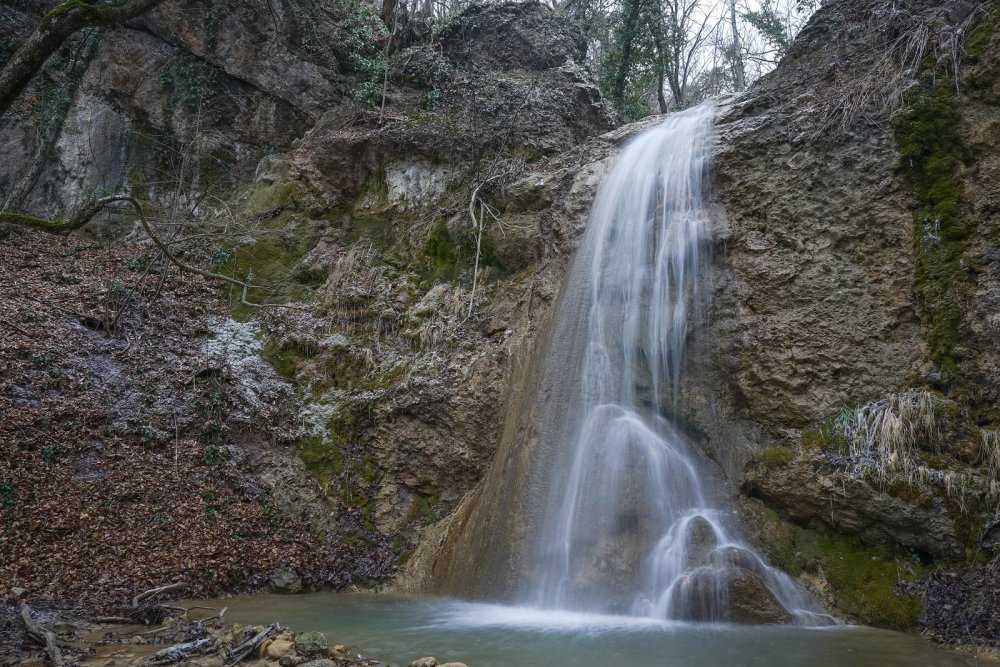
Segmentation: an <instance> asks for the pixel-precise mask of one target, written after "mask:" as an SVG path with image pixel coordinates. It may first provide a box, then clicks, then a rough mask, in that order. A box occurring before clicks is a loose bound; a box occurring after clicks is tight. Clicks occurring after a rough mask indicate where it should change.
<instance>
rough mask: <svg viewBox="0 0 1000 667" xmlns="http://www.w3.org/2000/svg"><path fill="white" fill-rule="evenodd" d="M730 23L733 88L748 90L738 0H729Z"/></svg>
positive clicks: (738, 90) (737, 90)
mask: <svg viewBox="0 0 1000 667" xmlns="http://www.w3.org/2000/svg"><path fill="white" fill-rule="evenodd" d="M729 23H730V25H731V27H732V30H733V90H734V91H735V92H737V93H741V92H743V91H744V90H746V87H747V77H746V72H744V71H743V53H742V51H743V49H742V48H741V47H740V31H739V28H738V26H737V25H736V0H729Z"/></svg>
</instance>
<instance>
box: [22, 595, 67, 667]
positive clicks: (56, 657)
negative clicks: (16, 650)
mask: <svg viewBox="0 0 1000 667" xmlns="http://www.w3.org/2000/svg"><path fill="white" fill-rule="evenodd" d="M21 620H22V621H23V622H24V629H25V630H26V631H27V633H28V636H29V637H31V638H32V639H34V640H35V641H37V642H38V643H40V644H42V645H43V646H44V647H45V654H46V655H47V656H49V660H50V661H51V662H52V664H53V665H55V667H63V665H65V664H66V663H65V662H64V661H63V657H62V651H60V650H59V646H58V645H57V644H56V634H55V633H54V632H52V631H51V630H46V629H45V628H43V627H42V626H40V625H39V624H38V623H36V622H35V620H34V619H33V618H31V610H30V609H28V605H26V604H22V605H21Z"/></svg>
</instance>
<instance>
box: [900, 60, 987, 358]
mask: <svg viewBox="0 0 1000 667" xmlns="http://www.w3.org/2000/svg"><path fill="white" fill-rule="evenodd" d="M960 122H961V118H960V115H959V110H958V102H957V100H956V98H955V94H954V88H953V86H952V84H951V83H950V81H948V80H947V79H944V80H939V81H938V83H937V85H936V86H934V87H933V88H932V89H930V90H929V91H924V93H923V94H922V95H920V96H919V97H915V98H913V99H911V100H910V105H909V107H908V108H907V109H906V111H904V112H903V113H901V114H899V115H898V116H897V117H896V118H895V119H894V122H893V127H894V130H895V137H896V143H897V146H898V148H899V152H900V155H901V157H902V168H903V171H904V172H905V174H906V176H907V179H908V181H909V183H910V186H911V189H912V190H913V194H914V197H915V200H916V202H915V203H916V206H915V209H914V212H913V238H914V246H915V248H914V249H915V255H916V260H917V261H916V275H915V281H914V289H915V291H916V294H917V297H918V298H919V299H920V301H921V303H922V305H923V310H924V314H925V320H926V322H927V342H928V346H929V348H930V356H931V359H932V360H933V361H934V362H935V363H937V364H939V365H940V366H941V367H942V368H943V369H944V370H953V369H954V367H955V361H956V358H955V348H956V346H957V344H958V340H959V328H960V326H961V320H962V303H963V301H964V299H963V295H964V292H965V287H966V283H967V281H966V280H965V276H964V271H963V269H962V255H963V254H964V252H965V246H966V239H967V238H968V236H969V233H970V230H968V229H967V228H966V225H965V224H964V222H963V220H962V215H961V213H962V183H961V180H960V179H959V176H958V169H959V167H960V165H961V161H962V159H963V157H964V156H965V148H964V146H963V144H962V139H961V135H960V134H959V125H960Z"/></svg>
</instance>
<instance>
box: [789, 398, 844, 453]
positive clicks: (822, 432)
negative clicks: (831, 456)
mask: <svg viewBox="0 0 1000 667" xmlns="http://www.w3.org/2000/svg"><path fill="white" fill-rule="evenodd" d="M850 415H851V411H850V410H849V409H847V408H845V409H843V410H841V412H840V413H839V414H838V415H837V416H836V417H830V418H828V419H824V420H823V421H821V422H820V423H818V424H816V425H815V426H813V427H812V428H806V429H803V430H802V436H801V439H802V447H803V448H804V449H822V450H824V451H834V452H846V451H847V440H846V439H845V438H844V434H843V432H842V429H838V428H837V424H838V423H843V422H844V421H845V420H847V419H849V418H850Z"/></svg>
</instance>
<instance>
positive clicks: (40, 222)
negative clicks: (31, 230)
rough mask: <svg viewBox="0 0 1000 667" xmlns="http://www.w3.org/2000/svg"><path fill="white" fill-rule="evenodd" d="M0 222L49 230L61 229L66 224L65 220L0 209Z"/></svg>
mask: <svg viewBox="0 0 1000 667" xmlns="http://www.w3.org/2000/svg"><path fill="white" fill-rule="evenodd" d="M0 222H6V223H10V224H13V225H20V226H22V227H37V228H40V229H48V230H59V229H62V228H63V227H65V226H66V222H65V221H63V220H46V219H45V218H36V217H35V216H33V215H24V214H23V213H9V212H7V211H0Z"/></svg>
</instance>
